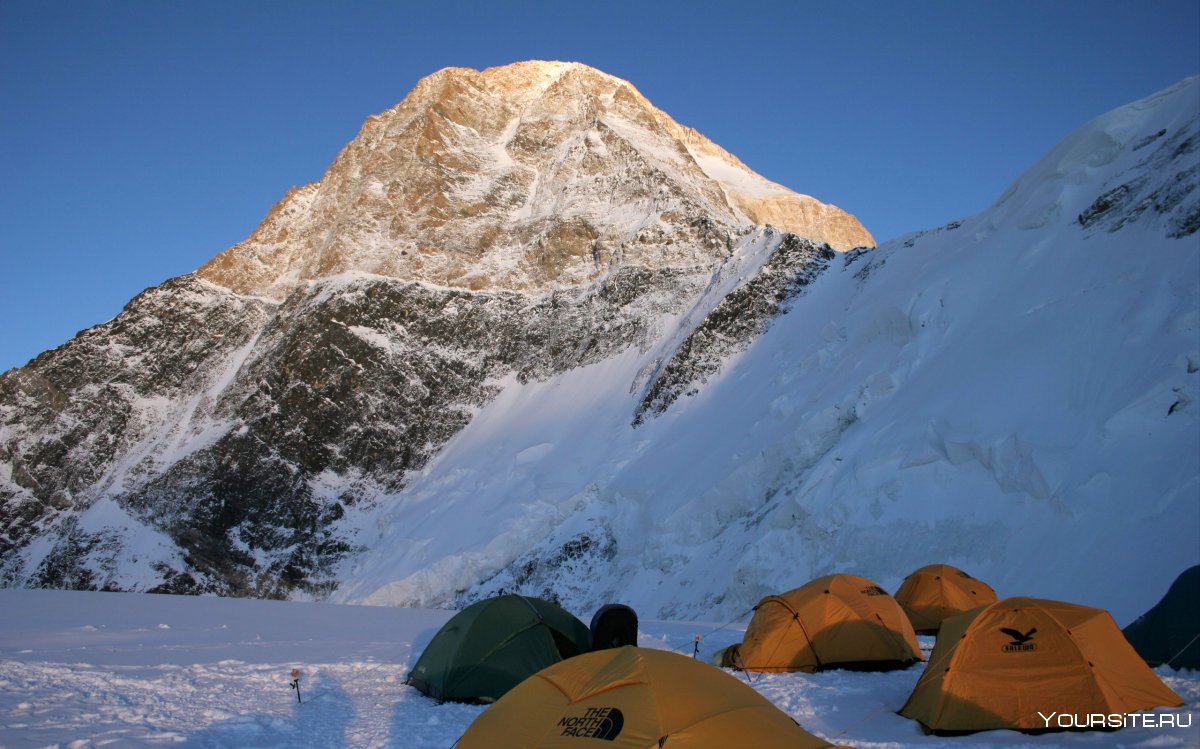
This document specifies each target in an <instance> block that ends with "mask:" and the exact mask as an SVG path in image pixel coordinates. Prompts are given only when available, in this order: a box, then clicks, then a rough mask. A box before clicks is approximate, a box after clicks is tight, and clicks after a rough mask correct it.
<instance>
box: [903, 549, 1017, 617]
mask: <svg viewBox="0 0 1200 749" xmlns="http://www.w3.org/2000/svg"><path fill="white" fill-rule="evenodd" d="M996 600H997V598H996V591H994V590H992V588H991V586H990V585H988V584H987V583H985V582H983V581H982V580H976V579H975V578H973V577H971V576H970V575H968V574H967V573H965V572H963V571H962V570H960V569H959V568H957V567H951V566H950V565H948V564H929V565H926V566H924V567H922V568H921V569H919V570H917V571H916V572H914V573H912V574H911V575H909V576H908V577H906V578H904V583H903V584H901V586H900V589H899V590H897V591H896V602H897V603H899V604H900V606H901V607H902V608H903V609H904V613H906V614H908V620H909V621H910V622H912V625H913V629H915V630H916V631H917V634H933V633H934V632H937V630H938V627H940V626H942V620H943V619H945V618H947V617H950V616H954V615H956V614H961V613H963V612H964V611H970V610H971V609H975V608H979V607H980V606H986V605H987V604H989V603H995V602H996Z"/></svg>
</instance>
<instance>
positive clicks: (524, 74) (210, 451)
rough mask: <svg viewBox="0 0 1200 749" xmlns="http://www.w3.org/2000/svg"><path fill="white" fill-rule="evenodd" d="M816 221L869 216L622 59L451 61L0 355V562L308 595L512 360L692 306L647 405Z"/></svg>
mask: <svg viewBox="0 0 1200 749" xmlns="http://www.w3.org/2000/svg"><path fill="white" fill-rule="evenodd" d="M768 221H769V222H771V223H773V224H775V225H776V226H778V227H779V228H780V229H781V230H787V231H791V232H795V233H796V234H799V235H802V236H803V237H806V239H800V238H798V237H791V238H789V239H788V240H787V241H783V239H782V236H781V235H777V234H774V233H767V234H764V233H762V232H761V231H758V232H754V231H752V229H751V227H752V225H753V224H755V223H759V222H768ZM825 243H828V244H829V245H832V246H833V247H835V248H838V249H849V248H851V247H856V246H862V245H871V244H873V241H872V239H871V237H870V235H869V234H868V233H867V232H866V231H865V230H864V229H863V228H862V227H861V226H860V225H859V224H858V222H857V221H856V220H854V218H853V217H852V216H850V215H849V214H846V213H844V212H842V211H841V210H839V209H837V208H835V207H833V206H827V205H823V204H821V203H818V202H817V201H815V200H813V199H812V198H809V197H807V196H802V195H799V194H796V193H793V192H791V191H790V190H787V189H786V188H783V187H781V186H779V185H775V184H773V183H771V182H769V181H767V180H765V179H763V178H762V177H759V176H758V175H755V174H754V173H752V172H750V170H748V169H747V168H746V167H745V166H744V165H742V164H741V163H740V162H739V161H738V160H737V159H736V158H734V157H733V156H731V155H729V154H728V153H726V152H725V151H724V150H722V149H721V148H720V147H718V146H716V145H715V144H713V143H712V142H711V141H709V140H707V139H706V138H704V137H703V136H702V135H700V134H699V133H696V132H695V131H693V130H690V129H687V128H684V127H682V126H680V125H678V124H676V123H675V122H673V121H672V120H671V119H670V118H669V117H667V115H665V114H664V113H662V112H660V111H659V110H657V109H655V108H654V107H653V106H652V105H651V104H650V103H649V102H648V101H646V99H645V98H644V97H642V96H641V95H640V94H639V93H638V92H637V91H636V90H635V89H634V88H633V87H632V86H631V85H629V84H628V83H626V82H624V81H621V80H619V79H616V78H613V77H611V76H608V75H605V74H603V73H601V72H599V71H596V70H593V69H591V68H587V67H586V66H582V65H578V64H570V63H538V62H534V63H519V64H516V65H510V66H507V67H503V68H492V69H489V70H485V71H483V72H478V71H474V70H467V69H457V68H455V69H448V70H443V71H441V72H439V73H436V74H434V75H432V76H429V77H428V78H426V79H424V80H422V81H421V82H420V83H419V84H418V85H417V87H416V88H415V89H414V90H413V92H412V93H411V94H409V96H408V97H407V98H405V99H404V101H403V102H401V103H400V104H399V105H397V106H396V107H395V108H393V109H391V110H389V111H387V112H385V113H383V114H381V115H378V116H375V117H372V118H370V119H369V120H368V121H367V123H366V124H365V125H364V127H363V129H362V132H361V133H360V134H359V136H358V137H357V138H356V139H355V140H354V141H353V142H352V143H351V144H350V145H348V146H347V147H346V148H345V149H344V150H343V152H342V153H341V154H340V155H339V156H338V158H337V160H336V161H335V162H334V164H333V165H332V166H331V167H330V169H329V170H328V172H327V173H326V175H325V176H324V177H323V179H322V180H321V181H320V182H318V183H315V184H311V185H307V186H305V187H302V188H299V189H295V190H293V191H291V192H290V193H289V194H288V195H287V196H286V197H285V198H284V199H283V200H282V201H281V202H280V203H279V204H278V205H276V206H275V207H274V208H273V209H272V210H271V212H270V213H269V214H268V215H267V217H266V218H265V219H264V221H263V223H262V224H261V226H259V228H258V229H257V230H256V231H255V232H254V233H253V234H252V235H251V236H250V237H249V238H248V239H247V240H245V241H244V242H242V243H240V244H238V245H236V246H234V247H232V248H230V249H228V250H226V251H225V252H222V253H221V254H219V255H217V256H216V257H215V258H214V259H213V260H212V261H210V262H209V263H208V264H206V265H205V266H204V267H202V268H200V269H199V270H198V271H197V272H196V273H195V274H192V275H188V276H184V277H181V278H177V279H173V280H171V281H168V282H166V283H164V284H163V285H161V286H159V287H156V288H153V289H149V290H147V291H146V292H144V293H143V294H141V295H139V296H138V297H137V298H136V299H134V300H133V301H131V302H130V304H129V305H128V306H127V307H126V308H125V309H124V310H123V311H122V312H121V314H120V315H118V316H117V317H116V318H115V319H114V320H112V321H111V322H109V323H105V324H103V325H99V326H97V327H95V328H92V329H90V330H87V331H84V332H83V333H81V334H80V335H78V336H77V337H76V338H74V339H72V340H71V341H69V342H68V343H66V344H64V345H63V346H61V347H59V348H58V349H55V350H53V351H49V352H46V353H45V354H43V355H41V356H39V357H38V358H37V359H35V360H34V361H33V362H31V363H30V364H29V365H27V366H26V367H24V368H21V369H18V370H13V371H11V372H8V373H5V374H4V375H2V376H0V583H3V584H5V585H40V586H55V587H74V588H93V589H95V588H105V589H131V590H159V591H170V592H187V593H195V592H216V593H220V594H228V595H256V596H270V597H282V596H289V595H307V596H314V597H322V596H324V595H326V594H327V593H328V592H329V591H330V590H331V589H332V588H333V587H334V586H335V585H336V584H338V582H339V581H340V580H341V576H342V575H343V574H344V570H345V569H346V568H345V566H344V563H346V562H347V560H349V559H352V558H353V557H354V555H355V553H356V552H357V551H359V550H360V541H359V540H358V538H357V537H356V536H355V533H354V529H355V528H356V527H358V526H360V525H361V524H362V522H363V519H364V518H365V517H368V516H371V514H372V513H375V512H378V511H379V508H380V506H381V505H386V504H387V503H388V502H389V501H392V500H391V498H392V497H394V496H395V493H396V492H397V491H399V490H400V489H401V488H402V487H404V486H405V484H406V481H407V477H408V476H409V475H411V474H412V472H414V471H417V470H420V469H422V468H423V467H425V466H427V465H428V463H429V461H430V460H431V458H433V457H434V456H436V455H437V454H438V452H439V451H440V450H441V449H442V447H443V446H444V445H445V444H446V443H447V441H448V440H450V439H451V438H452V437H453V436H454V435H455V434H457V433H458V432H459V431H460V430H461V429H462V428H463V427H464V426H465V425H466V424H468V423H469V422H470V421H471V420H472V418H473V415H474V414H475V413H476V412H477V411H478V410H479V409H480V408H482V407H483V406H484V405H485V404H487V403H489V402H490V401H491V399H492V398H493V397H494V396H495V395H496V394H497V393H498V392H499V391H500V389H501V385H502V383H504V382H508V381H512V380H514V379H515V381H517V382H527V381H540V380H546V379H548V378H551V377H553V376H554V375H556V374H558V373H561V372H565V371H569V370H572V369H575V368H579V367H583V366H587V365H590V364H595V363H597V362H601V361H604V360H606V359H608V358H612V357H615V356H620V355H622V354H623V353H624V352H627V351H630V350H633V351H647V350H649V349H651V348H652V347H653V346H654V345H655V344H656V342H657V341H658V340H659V338H660V337H661V336H662V335H663V334H664V332H665V331H667V330H672V331H675V330H677V326H676V324H675V323H676V321H677V319H678V317H679V316H680V315H681V314H684V313H685V312H688V311H689V310H690V312H689V314H691V315H693V316H694V318H693V317H688V318H687V320H688V325H692V324H695V325H697V326H701V327H704V330H703V331H699V332H698V333H697V336H699V338H697V337H695V336H693V337H690V338H686V345H685V346H684V347H683V349H682V352H681V353H675V354H672V358H670V359H669V360H665V363H664V365H663V366H665V367H666V369H665V370H664V371H665V372H666V375H665V376H664V377H659V375H658V373H655V372H648V373H647V376H648V377H649V379H648V380H646V381H645V382H644V383H643V384H644V385H645V386H646V387H649V388H650V389H649V391H648V393H647V395H646V404H645V406H644V407H643V408H642V409H641V410H639V411H638V412H637V413H636V415H635V414H634V412H633V411H632V410H631V412H630V413H629V414H628V418H629V419H630V420H633V419H635V418H636V419H637V420H639V421H640V420H643V419H645V418H647V417H648V416H652V415H653V414H656V413H661V412H663V411H664V410H665V409H667V408H668V407H669V406H670V403H671V402H672V401H673V400H674V399H675V398H677V397H679V396H680V394H681V393H682V392H683V391H685V390H686V388H687V387H688V386H689V385H690V384H693V383H696V382H703V380H704V378H705V377H706V376H707V375H709V374H711V372H712V371H713V368H714V367H718V366H719V363H720V359H721V356H722V351H724V350H725V349H723V348H721V347H719V346H718V347H714V346H712V345H709V344H711V343H712V341H713V340H714V339H713V338H712V336H711V335H709V334H710V333H717V334H718V335H719V336H720V337H721V340H722V341H725V342H726V343H730V342H732V344H731V345H733V347H734V348H735V349H736V346H737V345H741V344H744V343H745V341H747V340H748V339H749V338H752V337H753V336H754V335H757V334H759V333H760V332H761V331H762V330H765V328H766V326H767V324H768V323H769V319H770V317H771V316H772V315H774V314H776V313H777V312H778V310H779V308H780V305H781V304H783V303H784V302H786V300H787V299H789V298H791V296H794V295H795V294H796V293H798V290H799V289H800V287H801V286H802V285H803V284H804V282H805V280H806V279H808V278H809V277H811V275H812V274H813V273H815V272H817V270H819V269H820V268H821V267H823V265H822V264H823V263H826V262H827V261H828V258H829V257H830V254H829V253H830V252H831V251H830V250H829V249H828V248H827V246H826V244H825ZM750 246H753V247H757V248H759V250H762V248H764V247H768V249H769V250H770V251H771V252H775V251H776V250H777V249H779V248H780V247H782V248H783V249H782V250H780V251H779V252H778V253H777V254H775V255H774V258H773V259H771V260H770V261H769V262H768V261H765V260H764V259H762V258H760V259H759V260H757V261H755V263H753V264H751V265H750V266H745V264H744V262H743V257H742V256H743V255H744V254H745V248H746V247H750ZM721 268H726V269H727V271H726V275H728V273H729V272H730V271H728V269H729V268H737V269H739V270H738V273H739V274H743V273H744V274H745V278H744V279H740V280H739V282H738V283H737V284H734V285H733V286H730V285H728V284H726V285H724V286H719V287H718V286H715V285H714V271H717V274H716V277H720V276H721V272H720V270H719V269H721ZM759 277H761V278H762V281H761V282H760V283H758V284H749V285H742V283H741V281H742V280H748V279H753V278H759ZM735 287H736V288H740V289H742V290H741V291H740V292H739V296H738V297H736V298H735V299H734V300H733V301H731V302H730V303H729V304H726V305H725V306H724V307H721V308H719V309H713V308H714V306H716V305H718V304H719V302H720V300H721V298H723V297H722V294H723V293H724V292H725V291H729V290H731V289H733V288H735ZM718 288H719V289H720V290H721V293H717V291H716V289H718ZM698 299H708V300H709V301H707V302H705V303H704V304H702V305H700V306H697V304H698V303H697V300H698ZM731 305H732V306H731ZM743 313H745V315H746V316H745V317H744V318H743ZM693 320H694V323H693ZM705 326H707V327H705ZM684 327H685V328H686V327H687V326H684ZM688 329H689V330H690V328H688ZM686 332H687V330H685V331H684V333H686ZM705 336H708V337H707V338H706V337H705ZM685 337H686V336H685ZM702 339H703V340H705V341H708V342H709V343H708V344H705V343H702V342H701V340H702ZM697 357H698V358H697Z"/></svg>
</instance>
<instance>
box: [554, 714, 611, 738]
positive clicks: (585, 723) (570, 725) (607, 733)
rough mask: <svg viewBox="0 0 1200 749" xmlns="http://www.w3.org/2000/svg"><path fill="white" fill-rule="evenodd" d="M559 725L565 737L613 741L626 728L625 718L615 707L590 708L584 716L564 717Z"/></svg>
mask: <svg viewBox="0 0 1200 749" xmlns="http://www.w3.org/2000/svg"><path fill="white" fill-rule="evenodd" d="M558 725H559V727H560V728H562V729H563V732H562V735H563V736H578V737H579V738H583V739H602V740H604V741H612V740H613V739H615V738H617V736H618V735H619V734H620V733H621V729H622V728H624V727H625V716H624V715H621V711H620V710H618V709H617V708H615V707H589V708H588V709H587V712H586V713H584V714H583V715H577V716H571V715H566V716H563V718H562V720H560V721H558Z"/></svg>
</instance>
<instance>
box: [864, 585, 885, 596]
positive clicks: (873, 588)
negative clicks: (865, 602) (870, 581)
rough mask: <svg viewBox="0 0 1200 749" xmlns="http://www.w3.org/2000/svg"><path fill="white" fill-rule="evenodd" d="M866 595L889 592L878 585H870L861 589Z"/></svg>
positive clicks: (879, 594) (883, 594)
mask: <svg viewBox="0 0 1200 749" xmlns="http://www.w3.org/2000/svg"><path fill="white" fill-rule="evenodd" d="M859 593H862V594H863V595H864V596H886V595H887V594H888V592H887V591H886V590H884V589H883V588H881V587H879V586H878V585H868V586H867V587H865V588H863V589H862V590H860V591H859Z"/></svg>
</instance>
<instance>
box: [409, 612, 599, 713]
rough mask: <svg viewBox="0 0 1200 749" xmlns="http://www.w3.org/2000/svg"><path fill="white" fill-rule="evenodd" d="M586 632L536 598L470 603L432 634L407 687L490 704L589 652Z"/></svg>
mask: <svg viewBox="0 0 1200 749" xmlns="http://www.w3.org/2000/svg"><path fill="white" fill-rule="evenodd" d="M589 644H590V643H589V635H588V628H587V626H586V625H584V623H583V622H581V621H579V620H578V619H576V618H575V617H574V616H572V615H571V614H569V613H567V612H566V611H564V610H562V609H561V608H559V607H558V606H555V605H554V604H553V603H550V602H549V601H543V600H541V599H540V598H527V597H525V596H518V595H504V596H497V597H496V598H488V599H486V600H483V601H479V602H477V603H473V604H471V605H470V606H468V607H466V608H465V609H463V610H462V611H460V612H458V613H457V614H455V615H454V617H453V618H452V619H450V621H448V622H446V624H445V626H443V627H442V628H441V629H440V630H438V633H437V634H436V635H434V636H433V639H432V640H431V641H430V642H429V646H428V647H427V648H425V652H423V653H421V657H420V658H419V659H418V660H417V665H416V666H415V667H414V668H413V670H412V673H410V674H409V675H408V681H407V683H408V684H411V685H412V686H414V687H416V688H417V689H419V690H421V691H422V692H424V693H425V694H427V695H429V696H430V697H433V698H434V699H436V700H438V701H440V702H444V701H446V700H454V701H455V702H494V701H496V700H498V699H500V698H501V697H502V696H504V693H505V692H507V691H508V690H510V689H512V688H513V687H515V686H516V685H517V684H519V683H521V682H522V681H524V680H525V679H526V678H527V677H529V676H532V675H533V674H535V673H537V672H538V671H541V670H542V669H543V668H545V667H546V666H550V665H552V664H555V663H558V662H559V661H561V660H563V659H564V658H570V657H571V656H573V655H579V654H580V653H586V652H588V646H589Z"/></svg>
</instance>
